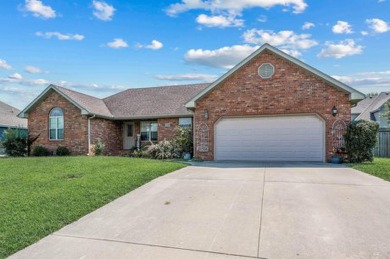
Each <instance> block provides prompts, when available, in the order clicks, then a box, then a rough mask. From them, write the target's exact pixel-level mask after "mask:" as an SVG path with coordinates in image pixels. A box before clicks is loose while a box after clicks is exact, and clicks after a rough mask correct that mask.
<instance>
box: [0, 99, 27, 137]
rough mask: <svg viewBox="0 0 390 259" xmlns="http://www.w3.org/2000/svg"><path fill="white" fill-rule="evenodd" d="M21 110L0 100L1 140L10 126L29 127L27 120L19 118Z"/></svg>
mask: <svg viewBox="0 0 390 259" xmlns="http://www.w3.org/2000/svg"><path fill="white" fill-rule="evenodd" d="M19 112H20V110H18V109H16V108H15V107H12V106H11V105H8V104H6V103H3V102H1V101H0V141H1V140H3V139H4V136H3V134H4V131H5V130H6V129H8V128H21V129H27V120H26V119H21V118H18V117H17V115H18V114H19Z"/></svg>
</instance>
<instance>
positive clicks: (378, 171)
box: [352, 157, 390, 181]
mask: <svg viewBox="0 0 390 259" xmlns="http://www.w3.org/2000/svg"><path fill="white" fill-rule="evenodd" d="M352 168H354V169H357V170H359V171H362V172H365V173H367V174H371V175H374V176H377V177H379V178H382V179H384V180H386V181H390V158H377V157H376V158H375V159H374V162H365V163H361V164H352Z"/></svg>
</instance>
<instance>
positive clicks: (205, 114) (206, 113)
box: [203, 110, 209, 120]
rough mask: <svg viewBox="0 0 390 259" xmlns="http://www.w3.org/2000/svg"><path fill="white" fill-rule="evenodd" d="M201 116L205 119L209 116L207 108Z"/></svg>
mask: <svg viewBox="0 0 390 259" xmlns="http://www.w3.org/2000/svg"><path fill="white" fill-rule="evenodd" d="M203 117H204V119H205V120H207V119H208V118H209V112H208V111H207V110H204V113H203Z"/></svg>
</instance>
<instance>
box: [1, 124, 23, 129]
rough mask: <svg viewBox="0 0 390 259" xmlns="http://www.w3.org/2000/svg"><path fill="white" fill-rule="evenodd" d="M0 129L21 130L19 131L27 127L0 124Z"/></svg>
mask: <svg viewBox="0 0 390 259" xmlns="http://www.w3.org/2000/svg"><path fill="white" fill-rule="evenodd" d="M0 128H21V129H27V126H23V125H11V124H1V123H0Z"/></svg>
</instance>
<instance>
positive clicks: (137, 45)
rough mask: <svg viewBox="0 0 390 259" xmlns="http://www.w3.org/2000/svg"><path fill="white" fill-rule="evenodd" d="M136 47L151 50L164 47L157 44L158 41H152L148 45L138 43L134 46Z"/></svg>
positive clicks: (159, 43)
mask: <svg viewBox="0 0 390 259" xmlns="http://www.w3.org/2000/svg"><path fill="white" fill-rule="evenodd" d="M136 47H137V48H139V49H152V50H158V49H161V48H162V47H164V45H163V44H162V43H161V42H159V41H158V40H152V42H151V43H150V44H149V45H142V44H140V43H137V44H136Z"/></svg>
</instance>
